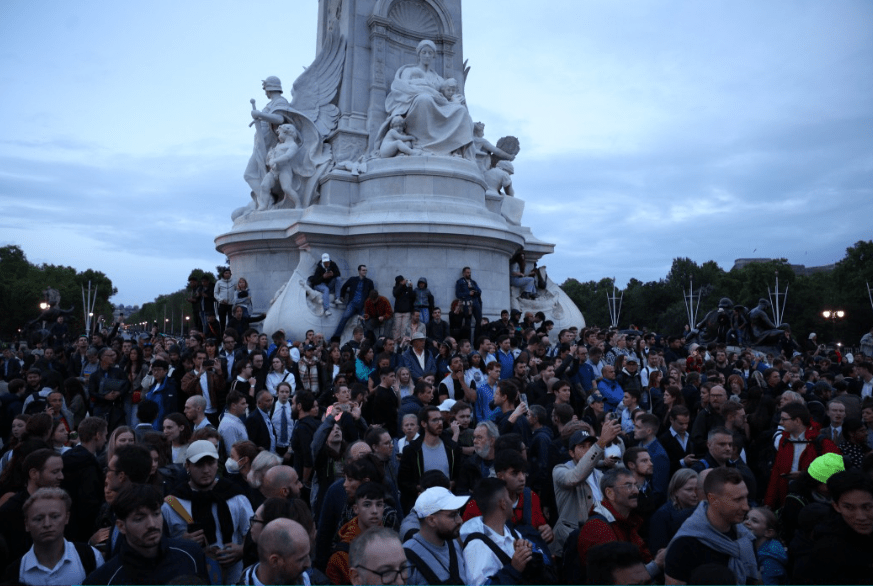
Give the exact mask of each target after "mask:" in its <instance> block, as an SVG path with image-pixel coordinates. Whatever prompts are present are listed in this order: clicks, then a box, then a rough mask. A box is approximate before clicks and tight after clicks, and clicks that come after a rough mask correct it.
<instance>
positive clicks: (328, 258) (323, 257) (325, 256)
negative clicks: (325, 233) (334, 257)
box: [321, 252, 330, 262]
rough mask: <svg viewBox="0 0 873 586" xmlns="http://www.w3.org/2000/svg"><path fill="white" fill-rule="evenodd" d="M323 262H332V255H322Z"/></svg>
mask: <svg viewBox="0 0 873 586" xmlns="http://www.w3.org/2000/svg"><path fill="white" fill-rule="evenodd" d="M321 262H330V255H329V254H328V253H326V252H325V253H324V254H322V255H321Z"/></svg>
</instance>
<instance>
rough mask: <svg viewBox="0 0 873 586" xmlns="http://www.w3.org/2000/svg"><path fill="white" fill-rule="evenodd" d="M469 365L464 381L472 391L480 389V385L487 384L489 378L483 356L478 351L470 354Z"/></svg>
mask: <svg viewBox="0 0 873 586" xmlns="http://www.w3.org/2000/svg"><path fill="white" fill-rule="evenodd" d="M468 360H469V365H468V367H467V369H466V370H464V380H465V381H466V382H467V386H468V387H470V388H471V389H474V390H475V389H478V388H479V385H480V384H482V383H483V382H485V379H487V378H488V373H487V372H485V362H484V361H483V360H482V355H481V354H479V353H478V352H476V351H473V352H471V353H470V356H469V357H468Z"/></svg>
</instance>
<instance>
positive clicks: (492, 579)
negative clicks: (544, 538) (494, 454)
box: [461, 478, 554, 586]
mask: <svg viewBox="0 0 873 586" xmlns="http://www.w3.org/2000/svg"><path fill="white" fill-rule="evenodd" d="M473 498H474V499H475V500H476V504H477V505H478V506H479V510H481V511H482V516H481V517H476V518H474V519H470V520H469V521H467V522H466V523H464V524H463V525H462V526H461V538H462V540H463V541H464V561H465V562H466V564H467V579H468V582H467V584H470V586H480V585H481V584H486V583H488V584H547V583H550V582H554V580H553V579H550V578H549V576H548V574H549V573H550V568H551V566H550V565H547V563H548V562H547V560H546V558H545V557H544V555H543V553H542V552H541V551H540V550H539V548H537V547H536V546H535V545H534V544H533V543H531V542H530V541H527V540H526V539H522V538H521V537H520V535H519V534H518V533H517V532H516V531H514V530H512V529H510V528H509V527H508V526H507V521H509V520H510V519H512V516H513V506H512V500H511V499H510V497H509V492H508V491H507V490H506V482H504V481H503V480H501V479H499V478H483V479H482V480H481V481H479V484H477V485H476V489H475V490H474V491H473ZM552 576H553V573H552Z"/></svg>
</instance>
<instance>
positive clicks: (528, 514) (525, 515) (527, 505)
mask: <svg viewBox="0 0 873 586" xmlns="http://www.w3.org/2000/svg"><path fill="white" fill-rule="evenodd" d="M523 494H524V509H523V510H522V513H521V522H522V523H524V524H525V525H531V524H532V522H533V511H532V508H533V502H532V501H533V497H532V496H531V490H530V487H527V486H525V487H524V492H523Z"/></svg>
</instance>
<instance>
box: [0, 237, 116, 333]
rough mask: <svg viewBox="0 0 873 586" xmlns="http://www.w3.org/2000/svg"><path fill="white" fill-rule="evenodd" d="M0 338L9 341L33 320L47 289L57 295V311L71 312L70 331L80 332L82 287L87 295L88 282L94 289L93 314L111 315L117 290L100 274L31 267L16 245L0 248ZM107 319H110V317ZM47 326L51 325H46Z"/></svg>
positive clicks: (68, 269) (82, 317) (82, 320)
mask: <svg viewBox="0 0 873 586" xmlns="http://www.w3.org/2000/svg"><path fill="white" fill-rule="evenodd" d="M0 275H2V276H3V278H2V279H0V307H2V308H3V311H2V312H0V336H3V337H4V338H10V337H12V336H14V335H15V334H16V333H17V331H18V329H19V328H21V329H23V328H24V326H25V324H26V323H27V322H29V321H31V320H33V319H36V318H37V317H38V316H39V315H40V313H41V310H40V308H39V304H40V303H41V302H42V301H43V294H42V292H43V290H44V289H46V288H48V287H53V288H54V289H57V290H58V292H59V293H60V294H61V303H60V305H59V307H60V308H61V309H70V308H72V309H73V313H72V314H71V315H70V316H69V317H68V318H67V325H68V326H69V328H70V332H80V331H84V329H85V319H84V311H83V303H82V286H84V287H85V290H86V292H87V289H88V281H89V280H90V281H91V287H92V291H93V290H94V288H95V287H96V289H97V302H96V304H95V306H94V314H95V316H96V315H101V314H102V315H105V316H107V317H110V316H111V315H112V309H113V308H112V305H111V304H110V303H109V298H110V297H112V296H113V295H115V294H116V293H117V292H118V290H117V289H116V288H115V287H113V286H112V281H111V280H110V279H109V277H107V276H106V275H105V274H103V273H101V272H100V271H95V270H93V269H88V270H86V271H84V272H81V273H80V272H76V269H74V268H73V267H65V266H57V265H50V264H43V265H40V266H37V265H34V264H31V263H30V262H29V261H28V260H27V257H26V256H25V254H24V251H23V250H22V249H21V247H19V246H15V245H10V246H3V247H0ZM110 319H111V318H110ZM48 325H51V324H48Z"/></svg>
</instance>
